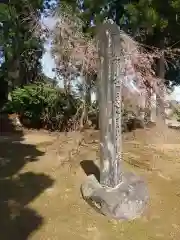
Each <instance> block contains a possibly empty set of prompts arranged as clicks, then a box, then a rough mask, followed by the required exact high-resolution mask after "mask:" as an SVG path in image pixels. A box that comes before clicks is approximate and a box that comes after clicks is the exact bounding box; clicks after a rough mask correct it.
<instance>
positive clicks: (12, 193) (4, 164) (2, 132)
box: [0, 118, 53, 240]
mask: <svg viewBox="0 0 180 240" xmlns="http://www.w3.org/2000/svg"><path fill="white" fill-rule="evenodd" d="M6 121H7V122H6V126H7V124H8V125H9V126H10V128H8V131H6V129H3V125H1V128H0V239H1V240H11V239H18V240H26V239H29V236H30V234H32V233H33V232H34V231H35V230H37V229H38V228H40V226H41V225H42V224H43V218H42V216H40V215H39V214H38V213H37V212H36V211H35V210H33V209H30V208H29V207H28V204H29V203H30V202H31V201H33V200H34V199H35V198H37V197H38V196H39V195H40V194H41V193H42V192H43V191H44V190H45V189H46V188H48V187H50V186H52V185H53V180H52V179H51V178H50V177H49V176H47V175H45V174H43V173H42V174H37V173H33V172H25V173H20V172H19V171H20V170H21V169H22V168H23V167H24V165H25V164H26V163H28V162H29V161H37V160H38V157H39V156H42V155H43V154H44V153H43V152H41V151H39V150H38V149H37V148H36V146H35V145H29V144H23V143H22V142H21V141H22V140H23V132H22V131H21V130H16V129H14V127H13V124H12V123H11V121H10V120H9V119H8V118H7V119H6ZM1 123H2V122H1Z"/></svg>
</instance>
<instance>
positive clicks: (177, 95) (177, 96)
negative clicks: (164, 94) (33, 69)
mask: <svg viewBox="0 0 180 240" xmlns="http://www.w3.org/2000/svg"><path fill="white" fill-rule="evenodd" d="M42 22H43V24H44V25H45V26H47V27H48V28H49V29H50V30H51V29H53V27H54V26H55V24H56V20H55V19H54V18H52V17H42ZM44 47H45V53H44V55H43V57H42V60H41V63H42V67H43V72H44V74H45V75H47V76H48V77H50V78H54V77H55V73H54V72H53V71H52V69H53V68H54V67H55V62H54V60H53V57H52V56H51V44H50V39H49V40H48V41H47V42H46V43H45V46H44ZM60 85H61V83H60ZM93 98H94V97H93ZM170 99H174V100H176V101H179V102H180V86H178V87H175V88H174V91H173V93H172V94H171V95H170Z"/></svg>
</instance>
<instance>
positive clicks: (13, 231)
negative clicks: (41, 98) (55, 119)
mask: <svg viewBox="0 0 180 240" xmlns="http://www.w3.org/2000/svg"><path fill="white" fill-rule="evenodd" d="M179 137H180V133H179V132H178V131H175V130H168V129H161V130H158V131H157V129H154V130H152V129H151V130H137V131H136V132H135V133H131V134H127V135H124V137H123V140H124V141H123V142H124V143H123V150H124V152H123V159H124V168H125V169H126V170H127V169H129V170H132V171H135V172H136V173H137V174H139V175H141V176H142V177H143V178H144V179H145V181H146V183H147V185H148V189H149V194H150V202H149V205H148V207H147V210H146V212H145V213H144V216H142V217H141V218H140V219H138V220H134V221H131V222H123V221H114V220H111V219H108V218H106V217H104V216H102V215H99V214H98V213H97V212H95V211H94V210H93V209H92V208H91V207H90V206H89V205H88V204H87V203H86V202H85V201H84V200H83V199H82V197H81V194H80V185H81V183H82V182H83V181H84V179H85V177H86V174H85V172H86V173H95V174H99V173H98V169H97V167H96V165H95V164H97V165H98V162H99V146H98V132H96V131H86V132H85V133H69V134H67V135H65V134H64V133H61V134H57V133H56V134H49V133H47V132H43V131H27V132H21V131H18V132H16V133H13V134H1V136H0V163H1V167H0V239H1V240H6V239H7V240H14V239H16V240H26V239H31V240H64V239H73V240H81V239H82V240H86V239H87V240H110V239H113V240H116V239H118V240H156V239H157V240H158V239H163V240H170V239H173V240H179V239H180V139H179Z"/></svg>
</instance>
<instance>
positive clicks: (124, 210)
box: [81, 173, 149, 220]
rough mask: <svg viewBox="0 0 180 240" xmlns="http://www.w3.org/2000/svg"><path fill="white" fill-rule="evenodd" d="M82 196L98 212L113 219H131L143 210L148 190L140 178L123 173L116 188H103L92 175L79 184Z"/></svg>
mask: <svg viewBox="0 0 180 240" xmlns="http://www.w3.org/2000/svg"><path fill="white" fill-rule="evenodd" d="M81 192H82V195H83V198H84V199H85V200H86V201H87V202H88V203H89V204H90V205H91V206H93V207H94V208H95V209H96V210H97V211H98V212H100V213H102V214H103V215H106V216H108V217H110V218H113V219H124V220H133V219H135V218H138V217H140V216H141V215H142V213H143V212H144V209H145V207H146V205H147V203H148V199H149V197H148V191H147V187H146V185H145V183H144V182H143V181H142V179H141V178H140V177H138V176H136V175H134V174H133V173H125V174H123V177H122V183H120V184H119V185H118V186H117V187H116V188H112V189H110V188H105V187H102V186H101V184H100V183H99V182H98V181H97V179H96V178H95V176H94V175H90V176H88V177H87V179H86V181H85V182H84V183H83V184H82V186H81Z"/></svg>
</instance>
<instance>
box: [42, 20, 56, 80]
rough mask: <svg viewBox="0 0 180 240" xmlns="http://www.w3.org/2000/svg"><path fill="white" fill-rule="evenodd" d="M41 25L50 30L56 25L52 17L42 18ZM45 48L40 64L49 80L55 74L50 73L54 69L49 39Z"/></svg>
mask: <svg viewBox="0 0 180 240" xmlns="http://www.w3.org/2000/svg"><path fill="white" fill-rule="evenodd" d="M41 20H42V23H43V24H44V25H45V26H46V27H47V28H48V29H49V30H52V29H53V28H54V26H55V24H56V21H55V19H54V18H52V17H42V19H41ZM44 47H45V53H44V55H43V57H42V60H41V64H42V68H43V72H44V74H45V75H47V76H48V77H50V78H54V77H55V73H54V72H53V71H52V69H53V68H54V67H55V62H54V59H53V57H52V56H51V41H50V39H48V40H47V42H46V43H45V45H44Z"/></svg>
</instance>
